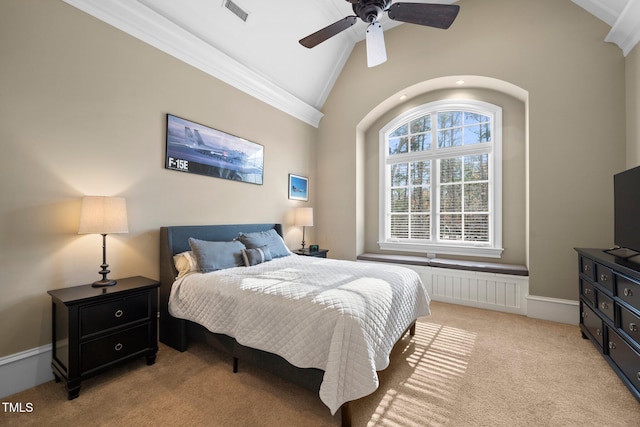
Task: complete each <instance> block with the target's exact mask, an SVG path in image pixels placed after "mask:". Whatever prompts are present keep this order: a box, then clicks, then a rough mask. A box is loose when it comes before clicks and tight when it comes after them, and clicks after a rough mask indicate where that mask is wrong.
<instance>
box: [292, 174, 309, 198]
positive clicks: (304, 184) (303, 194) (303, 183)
mask: <svg viewBox="0 0 640 427" xmlns="http://www.w3.org/2000/svg"><path fill="white" fill-rule="evenodd" d="M289 198H290V199H292V200H303V201H305V202H306V201H308V200H309V178H306V177H304V176H299V175H294V174H292V173H290V174H289Z"/></svg>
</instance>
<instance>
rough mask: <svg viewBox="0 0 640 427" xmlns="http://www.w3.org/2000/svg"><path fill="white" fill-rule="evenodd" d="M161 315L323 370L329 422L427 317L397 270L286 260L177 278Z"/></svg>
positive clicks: (412, 283) (416, 285) (416, 287)
mask: <svg viewBox="0 0 640 427" xmlns="http://www.w3.org/2000/svg"><path fill="white" fill-rule="evenodd" d="M169 311H170V313H171V314H172V315H173V316H174V317H178V318H182V319H188V320H191V321H194V322H197V323H199V324H201V325H203V326H205V327H206V328H207V329H209V330H210V331H212V332H217V333H222V334H226V335H229V336H232V337H234V338H235V339H236V340H237V341H238V342H239V343H240V344H243V345H245V346H248V347H253V348H257V349H260V350H264V351H268V352H271V353H275V354H278V355H280V356H282V357H283V358H285V359H286V360H287V361H289V363H291V364H292V365H295V366H297V367H300V368H318V369H322V370H324V371H325V373H324V378H323V381H322V384H321V386H320V399H321V400H322V401H323V402H324V404H325V405H327V406H328V407H329V409H330V410H331V413H332V414H335V413H336V411H337V410H338V409H339V408H340V406H341V405H342V404H343V403H344V402H347V401H350V400H355V399H358V398H360V397H363V396H366V395H368V394H370V393H372V392H373V391H375V390H376V389H377V388H378V375H377V372H376V371H380V370H383V369H385V368H386V367H387V366H388V365H389V354H390V352H391V349H392V348H393V345H394V344H395V342H396V341H397V340H398V339H399V338H400V337H401V336H402V333H403V332H404V331H405V330H406V329H407V327H408V326H409V325H410V324H411V323H412V322H413V321H414V320H416V319H417V318H418V317H420V316H425V315H428V314H429V296H428V295H427V292H426V291H425V289H424V286H423V285H422V282H421V281H420V278H419V276H418V275H417V273H415V272H414V271H412V270H409V269H407V268H402V267H397V266H393V265H385V264H370V263H359V262H353V261H340V260H333V259H323V258H314V257H305V256H297V255H292V256H286V257H283V258H278V259H274V260H273V261H269V262H266V263H263V264H259V265H256V266H253V267H236V268H230V269H226V270H220V271H215V272H212V273H206V274H202V273H191V274H188V275H186V276H184V277H182V278H180V279H177V280H176V281H175V283H174V284H173V287H172V289H171V298H170V301H169Z"/></svg>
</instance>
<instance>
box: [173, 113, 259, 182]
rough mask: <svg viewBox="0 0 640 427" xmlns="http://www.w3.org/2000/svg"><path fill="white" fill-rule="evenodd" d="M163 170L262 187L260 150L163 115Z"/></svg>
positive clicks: (209, 129) (222, 133)
mask: <svg viewBox="0 0 640 427" xmlns="http://www.w3.org/2000/svg"><path fill="white" fill-rule="evenodd" d="M165 168H166V169H171V170H176V171H180V172H189V173H195V174H200V175H207V176H212V177H216V178H223V179H229V180H232V181H242V182H249V183H251V184H262V179H263V168H264V147H263V146H262V145H260V144H256V143H255V142H251V141H247V140H246V139H242V138H240V137H237V136H234V135H230V134H228V133H225V132H222V131H219V130H216V129H213V128H210V127H208V126H204V125H201V124H199V123H195V122H192V121H189V120H185V119H182V118H180V117H177V116H173V115H171V114H167V157H166V159H165Z"/></svg>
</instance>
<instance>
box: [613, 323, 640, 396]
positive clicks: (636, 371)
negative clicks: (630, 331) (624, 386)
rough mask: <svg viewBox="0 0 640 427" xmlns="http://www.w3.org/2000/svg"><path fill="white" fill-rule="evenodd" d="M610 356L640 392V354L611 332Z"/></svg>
mask: <svg viewBox="0 0 640 427" xmlns="http://www.w3.org/2000/svg"><path fill="white" fill-rule="evenodd" d="M609 356H610V357H611V359H612V360H613V362H614V363H615V364H616V365H617V366H618V368H620V370H621V371H622V372H623V373H624V376H625V377H627V379H628V380H629V381H630V382H631V383H632V384H633V386H634V387H635V389H636V390H640V354H638V353H637V352H636V351H635V350H634V349H633V348H631V347H630V346H629V344H627V343H626V341H625V340H623V339H622V338H621V337H620V336H619V335H618V334H617V333H615V332H613V331H612V330H609Z"/></svg>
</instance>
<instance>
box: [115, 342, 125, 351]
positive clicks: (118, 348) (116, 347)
mask: <svg viewBox="0 0 640 427" xmlns="http://www.w3.org/2000/svg"><path fill="white" fill-rule="evenodd" d="M122 347H124V346H123V345H122V344H120V343H118V344H116V346H115V347H114V349H115V350H116V351H120V350H122Z"/></svg>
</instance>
